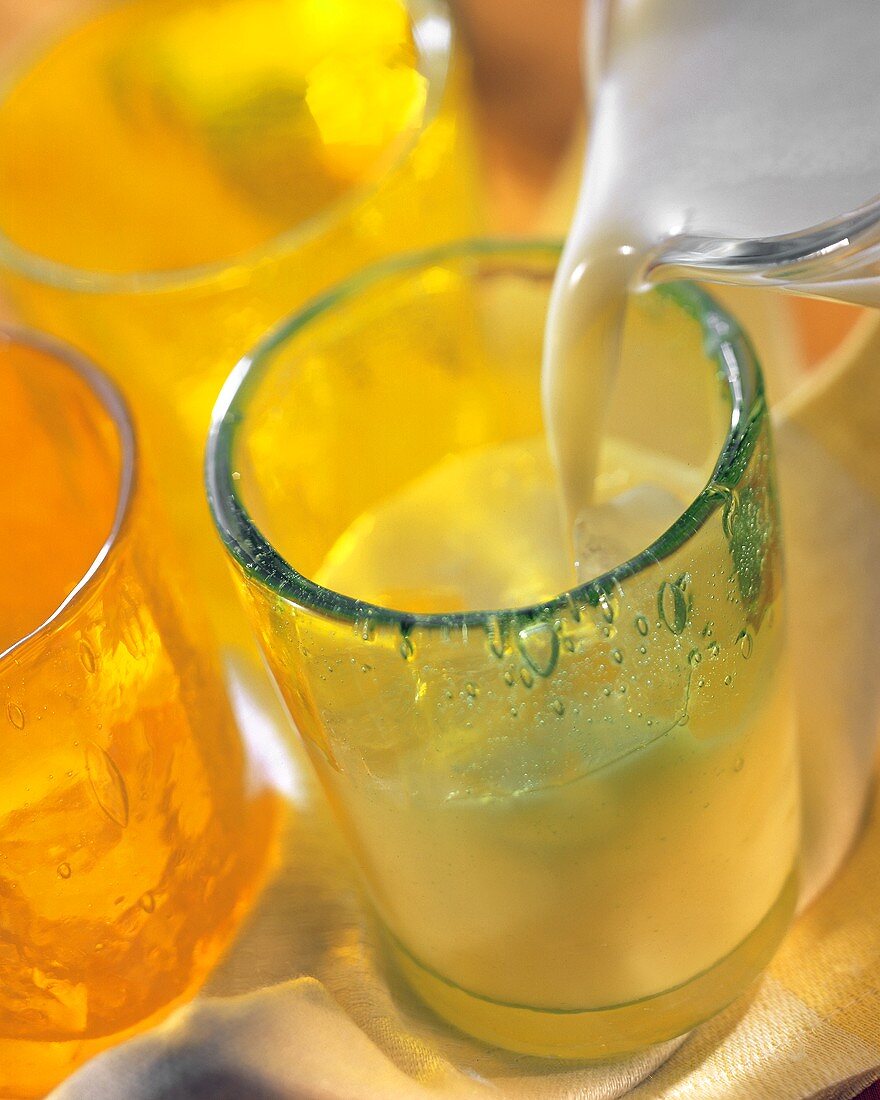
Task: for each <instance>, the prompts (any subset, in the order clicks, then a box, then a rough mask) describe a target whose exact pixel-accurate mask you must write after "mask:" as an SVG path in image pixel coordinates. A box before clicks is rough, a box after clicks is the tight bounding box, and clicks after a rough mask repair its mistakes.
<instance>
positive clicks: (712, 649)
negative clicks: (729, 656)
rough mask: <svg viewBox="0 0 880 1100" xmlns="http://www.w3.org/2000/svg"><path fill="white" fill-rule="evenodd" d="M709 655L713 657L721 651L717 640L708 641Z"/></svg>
mask: <svg viewBox="0 0 880 1100" xmlns="http://www.w3.org/2000/svg"><path fill="white" fill-rule="evenodd" d="M708 648H709V656H710V657H712V658H715V657H717V656H718V654H719V653H720V652H721V646H720V645H719V644H718V643H717V642H709V646H708Z"/></svg>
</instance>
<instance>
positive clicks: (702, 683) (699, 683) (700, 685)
mask: <svg viewBox="0 0 880 1100" xmlns="http://www.w3.org/2000/svg"><path fill="white" fill-rule="evenodd" d="M705 686H706V681H705V680H704V679H703V677H702V676H701V677H700V678H699V680H697V687H698V688H704V687H705Z"/></svg>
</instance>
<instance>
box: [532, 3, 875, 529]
mask: <svg viewBox="0 0 880 1100" xmlns="http://www.w3.org/2000/svg"><path fill="white" fill-rule="evenodd" d="M586 34H587V42H588V44H589V49H588V54H589V63H590V67H591V71H590V76H591V93H592V94H591V99H592V102H591V105H590V106H591V131H590V133H591V136H590V143H589V148H588V152H587V159H586V165H585V169H584V176H583V184H582V188H581V194H580V199H579V203H578V209H577V212H576V214H575V218H574V222H573V224H572V227H571V231H570V234H569V237H568V241H567V244H566V248H565V252H564V255H563V258H562V262H561V265H560V268H559V273H558V276H557V280H556V286H555V290H554V296H553V300H552V303H551V309H550V315H549V323H548V326H547V344H546V354H545V363H544V382H543V386H544V409H545V419H546V426H547V432H548V437H549V440H550V448H551V454H552V455H553V458H554V462H555V463H556V467H557V470H558V473H559V477H560V480H561V484H562V488H563V494H564V499H565V504H566V509H567V512H568V519H569V524H570V526H573V524H574V522H575V520H576V518H577V515H578V514H579V512H580V511H581V509H582V508H583V507H584V506H585V505H587V504H589V501H590V495H591V490H592V482H593V478H594V473H595V449H596V446H597V443H598V437H599V434H600V429H601V419H602V413H603V408H604V404H605V394H606V392H607V389H608V387H609V385H610V382H611V379H612V377H613V370H614V364H615V361H616V358H617V349H618V343H619V337H620V329H621V325H622V319H623V314H624V310H625V304H626V295H627V291H628V290H629V289H632V288H633V287H634V285H638V283H639V282H640V273H641V272H642V270H643V269H644V267H645V264H646V261H647V258H648V257H649V255H650V254H651V253H652V252H654V251H655V250H656V249H657V248H658V246H660V245H661V244H662V242H664V241H665V240H668V239H669V238H671V237H674V236H676V235H677V234H679V233H683V232H687V233H696V234H701V235H706V236H710V237H722V238H733V237H767V236H776V235H780V234H784V233H794V232H799V231H802V230H805V229H808V228H810V227H812V226H815V225H818V224H820V223H822V222H825V221H827V220H829V219H831V218H833V217H835V216H837V215H840V214H844V213H846V212H848V211H851V210H853V209H855V208H857V207H859V206H861V205H862V204H864V203H866V202H868V201H870V200H871V199H872V198H874V197H875V196H876V195H877V194H878V193H880V124H878V119H880V6H878V5H877V3H876V0H835V2H834V3H828V2H827V0H776V2H775V3H767V0H737V2H736V3H730V0H610V2H609V0H588V5H587V20H586ZM794 289H796V288H794ZM810 289H811V290H815V289H817V288H815V287H811V288H810ZM834 296H835V297H838V298H839V297H846V294H845V292H844V293H841V288H840V286H839V285H838V286H837V287H836V289H835V294H834ZM853 298H854V300H856V301H864V289H863V288H862V290H861V292H860V293H859V294H855V293H854V294H853ZM877 299H878V304H880V287H878V294H877Z"/></svg>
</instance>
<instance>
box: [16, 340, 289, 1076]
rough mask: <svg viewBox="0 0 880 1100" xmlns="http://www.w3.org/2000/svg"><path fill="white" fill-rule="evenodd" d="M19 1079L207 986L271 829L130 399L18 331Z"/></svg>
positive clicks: (60, 1064)
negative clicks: (161, 510) (144, 458)
mask: <svg viewBox="0 0 880 1100" xmlns="http://www.w3.org/2000/svg"><path fill="white" fill-rule="evenodd" d="M0 463H2V468H3V470H4V475H5V480H6V491H5V492H4V496H3V504H2V506H0V508H2V513H3V526H4V539H3V543H2V547H0V606H2V607H3V610H4V614H3V619H2V622H0V729H2V737H0V1096H5V1097H25V1096H41V1095H43V1094H44V1093H45V1092H46V1091H48V1090H49V1089H50V1088H51V1087H52V1085H53V1084H55V1083H56V1082H57V1081H59V1080H60V1079H61V1078H63V1077H64V1076H65V1075H66V1074H68V1073H69V1072H70V1071H71V1070H73V1069H74V1068H75V1067H76V1066H77V1065H78V1064H79V1063H81V1062H82V1061H84V1060H85V1059H86V1058H88V1057H89V1056H91V1055H92V1054H93V1053H95V1052H97V1051H98V1050H100V1049H101V1048H103V1047H105V1046H108V1045H110V1044H112V1043H114V1042H116V1041H118V1040H119V1039H120V1038H122V1037H124V1036H125V1035H126V1034H128V1033H130V1032H132V1031H134V1030H138V1029H141V1028H144V1027H146V1026H147V1025H148V1024H149V1023H150V1022H153V1021H155V1020H156V1019H157V1018H158V1017H159V1016H161V1015H162V1014H163V1013H166V1012H167V1011H168V1010H169V1009H170V1008H171V1007H172V1006H173V1005H174V1004H175V1003H177V1002H179V1001H181V1000H182V999H184V998H185V997H187V996H188V995H191V993H192V992H193V991H194V990H195V988H196V987H197V986H198V985H199V984H200V982H201V981H202V980H203V979H204V977H205V976H206V974H207V972H208V971H209V970H210V969H211V967H212V965H213V964H214V962H215V961H216V960H217V958H218V956H219V954H220V953H221V951H222V950H223V948H224V946H225V945H226V943H227V942H228V941H229V939H230V937H231V935H232V933H233V932H234V930H235V928H236V927H237V925H238V923H239V921H240V919H241V917H242V915H243V913H244V912H245V910H246V908H247V905H248V903H249V901H250V900H251V899H252V897H253V895H254V893H255V891H256V889H257V887H258V885H259V883H260V881H261V878H262V873H263V869H264V868H265V866H266V863H267V853H268V852H269V851H270V849H271V837H272V835H273V831H274V820H275V816H276V800H275V796H274V795H271V794H270V793H268V791H267V790H266V788H265V787H264V786H263V785H262V784H261V782H260V781H259V779H258V777H257V776H256V775H254V774H250V772H249V766H248V762H247V760H246V757H245V754H244V751H243V749H242V746H241V743H240V741H239V738H238V732H237V729H236V726H235V722H234V720H233V716H232V712H231V710H230V707H229V704H228V702H227V697H226V694H225V693H224V690H223V687H222V683H221V681H220V673H219V669H218V668H217V667H216V665H215V661H214V659H213V658H212V657H211V656H210V655H209V653H207V652H206V651H205V650H204V649H203V647H202V644H201V643H202V640H203V633H204V628H203V626H202V624H200V623H199V621H198V619H197V618H194V613H193V610H192V607H191V604H190V600H189V599H188V593H187V589H186V587H185V583H184V579H183V574H182V573H181V571H180V567H179V565H178V564H177V563H176V562H175V560H174V558H173V555H172V553H171V551H170V549H169V547H168V543H167V538H166V534H165V532H164V530H163V526H162V520H161V517H160V516H158V515H157V512H156V508H155V501H154V499H153V497H152V495H151V490H150V486H149V484H148V483H147V482H146V479H145V478H144V476H143V475H142V471H141V469H140V468H139V464H138V460H137V456H136V451H135V443H134V435H133V432H132V427H131V423H130V421H129V418H128V414H127V412H126V410H125V406H124V404H123V403H122V400H121V399H120V397H119V395H118V394H117V392H116V390H115V389H114V388H113V387H112V386H111V385H110V383H109V382H108V381H107V380H106V379H105V378H104V377H103V376H102V375H100V374H99V373H98V372H97V371H95V370H94V369H93V368H92V367H91V366H90V365H89V364H88V363H86V362H85V361H84V360H83V359H81V358H80V357H79V356H78V355H74V354H73V353H72V352H70V351H68V350H65V349H63V348H62V347H60V346H58V345H55V344H54V343H50V342H49V341H47V340H45V339H43V338H42V337H36V336H34V335H25V334H23V333H19V332H6V333H4V334H2V335H0Z"/></svg>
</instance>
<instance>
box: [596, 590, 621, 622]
mask: <svg viewBox="0 0 880 1100" xmlns="http://www.w3.org/2000/svg"><path fill="white" fill-rule="evenodd" d="M597 603H598V605H599V610H600V611H601V612H602V618H603V619H604V620H605V622H606V623H613V622H614V620H615V619H616V618H617V612H618V603H617V600H616V599H614V598H613V597H612V596H609V595H608V593H607V592H606V591H605V589H604V588H600V589H599V599H598V601H597Z"/></svg>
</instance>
